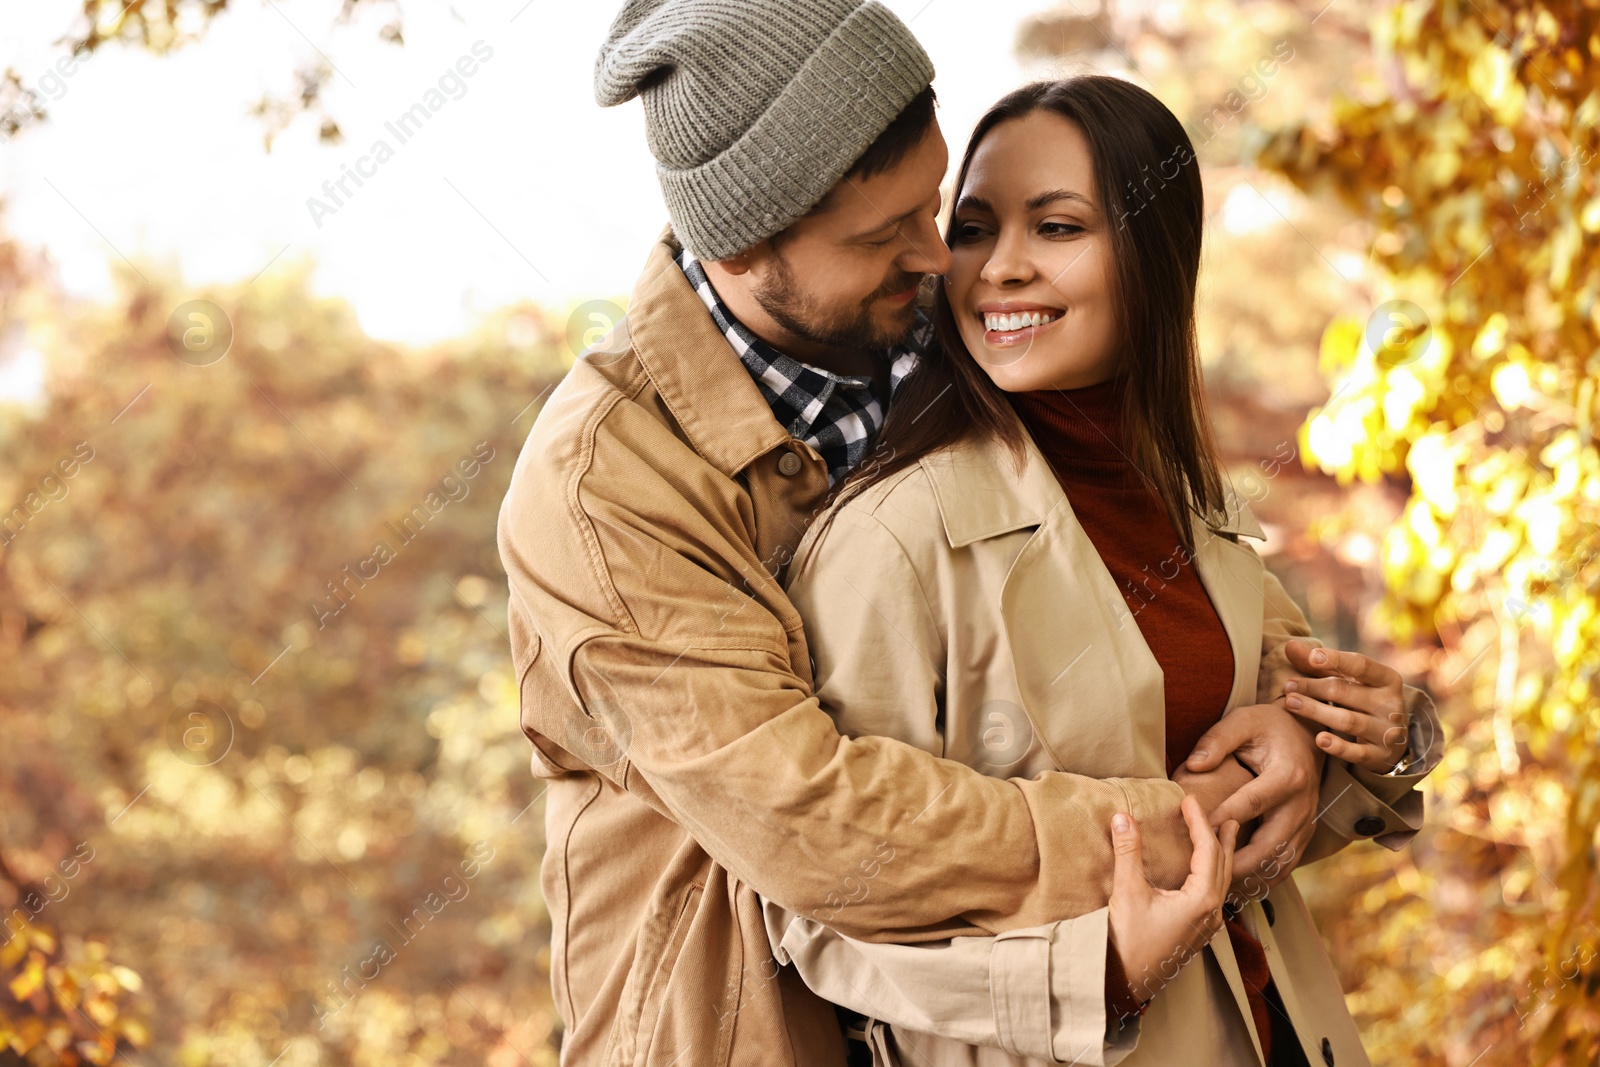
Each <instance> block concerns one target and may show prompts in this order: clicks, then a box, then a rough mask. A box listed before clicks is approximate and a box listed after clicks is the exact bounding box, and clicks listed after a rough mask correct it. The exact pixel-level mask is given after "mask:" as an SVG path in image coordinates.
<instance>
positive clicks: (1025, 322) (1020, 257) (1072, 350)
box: [945, 110, 1123, 393]
mask: <svg viewBox="0 0 1600 1067" xmlns="http://www.w3.org/2000/svg"><path fill="white" fill-rule="evenodd" d="M1111 225H1113V223H1112V222H1111V221H1110V220H1108V219H1107V218H1106V217H1105V214H1104V211H1103V210H1102V207H1101V204H1100V196H1099V192H1098V190H1097V189H1096V188H1095V179H1094V161H1093V157H1092V156H1091V154H1090V148H1089V142H1088V140H1087V139H1086V138H1085V137H1084V135H1083V131H1082V130H1081V129H1080V128H1079V126H1078V124H1077V123H1075V122H1073V121H1072V120H1070V119H1067V118H1064V117H1062V116H1061V115H1059V114H1056V113H1055V112H1053V111H1046V110H1039V111H1034V112H1032V113H1030V114H1028V115H1025V116H1023V117H1021V118H1016V119H1009V120H1007V121H1005V122H1002V123H1000V124H999V125H998V126H996V127H994V129H992V130H990V131H989V134H988V135H987V136H986V137H985V138H984V139H983V143H982V144H980V145H979V146H978V149H977V151H976V152H975V153H974V154H973V157H972V164H971V166H970V167H969V169H968V171H967V180H966V184H965V185H964V186H963V187H962V188H961V189H960V190H959V199H958V200H957V201H956V207H955V212H954V214H953V216H952V222H951V228H950V232H951V256H952V263H951V267H950V270H949V273H948V274H947V275H946V276H945V285H946V294H947V296H948V297H949V300H950V310H951V312H952V313H953V314H954V316H955V320H956V323H957V324H958V326H959V328H960V330H961V338H962V340H963V341H965V342H966V346H967V351H969V352H971V353H972V355H973V357H974V358H976V359H977V361H978V365H979V366H981V367H982V368H983V369H984V371H985V372H986V373H987V374H988V375H989V377H990V378H992V379H993V380H994V383H995V384H996V385H998V386H999V387H1000V388H1001V389H1004V390H1006V391H1007V392H1012V393H1016V392H1028V391H1031V390H1037V389H1076V388H1079V387H1082V386H1086V385H1094V384H1096V383H1098V382H1103V381H1106V380H1107V379H1109V378H1111V377H1113V376H1115V374H1116V373H1117V370H1118V368H1119V366H1120V365H1121V358H1122V348H1123V343H1122V341H1123V334H1122V330H1121V328H1120V326H1119V323H1118V316H1117V310H1116V293H1115V282H1114V263H1113V258H1112V256H1113V253H1112V243H1111V230H1110V226H1111Z"/></svg>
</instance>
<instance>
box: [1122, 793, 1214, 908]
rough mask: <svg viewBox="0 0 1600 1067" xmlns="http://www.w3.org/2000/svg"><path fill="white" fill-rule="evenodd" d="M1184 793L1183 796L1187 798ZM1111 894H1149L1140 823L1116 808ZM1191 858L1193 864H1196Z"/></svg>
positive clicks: (1131, 898)
mask: <svg viewBox="0 0 1600 1067" xmlns="http://www.w3.org/2000/svg"><path fill="white" fill-rule="evenodd" d="M1188 799H1189V798H1188V797H1184V800H1188ZM1111 862H1112V867H1111V895H1112V896H1113V897H1119V896H1120V897H1122V898H1124V899H1126V900H1129V901H1137V900H1139V899H1142V898H1143V897H1146V896H1148V895H1149V894H1150V892H1151V889H1150V882H1149V880H1148V879H1147V878H1145V874H1144V842H1143V841H1142V840H1141V839H1140V837H1139V824H1138V822H1137V821H1135V819H1134V818H1133V816H1132V815H1129V814H1127V813H1126V812H1121V811H1119V812H1117V813H1116V814H1115V815H1113V816H1111ZM1193 862H1194V861H1193V860H1190V864H1191V865H1192V864H1193Z"/></svg>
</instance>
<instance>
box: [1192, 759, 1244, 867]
mask: <svg viewBox="0 0 1600 1067" xmlns="http://www.w3.org/2000/svg"><path fill="white" fill-rule="evenodd" d="M1255 778H1256V776H1255V773H1254V772H1253V771H1251V770H1250V768H1249V767H1246V766H1245V765H1244V764H1242V763H1240V762H1239V759H1238V757H1237V756H1234V755H1231V754H1230V755H1227V756H1224V757H1222V762H1221V763H1219V764H1218V765H1217V766H1216V767H1215V768H1214V769H1212V770H1209V771H1191V770H1190V769H1189V768H1188V767H1187V766H1179V767H1178V769H1177V770H1175V771H1173V772H1172V780H1173V781H1174V782H1177V783H1178V784H1179V785H1180V786H1182V787H1183V792H1184V794H1185V795H1186V796H1191V797H1194V798H1195V799H1196V800H1198V801H1199V802H1200V809H1201V810H1202V811H1204V812H1205V813H1206V815H1207V816H1210V814H1211V813H1212V812H1213V811H1216V810H1217V809H1218V808H1219V807H1221V806H1222V804H1223V802H1224V801H1226V800H1227V799H1228V798H1229V797H1231V796H1233V794H1235V793H1237V792H1238V791H1239V790H1241V789H1243V788H1244V787H1245V786H1247V785H1249V784H1250V783H1251V782H1253V781H1255ZM1255 828H1256V824H1255V823H1250V824H1248V825H1245V826H1241V827H1240V828H1239V844H1241V845H1243V844H1245V843H1246V842H1248V841H1249V840H1250V834H1251V833H1252V832H1254V830H1255Z"/></svg>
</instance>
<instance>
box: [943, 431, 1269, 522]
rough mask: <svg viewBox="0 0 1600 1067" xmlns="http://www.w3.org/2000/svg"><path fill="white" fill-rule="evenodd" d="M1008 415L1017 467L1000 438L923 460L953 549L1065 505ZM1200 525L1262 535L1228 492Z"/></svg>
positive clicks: (1052, 477)
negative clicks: (1020, 449) (1018, 448)
mask: <svg viewBox="0 0 1600 1067" xmlns="http://www.w3.org/2000/svg"><path fill="white" fill-rule="evenodd" d="M1008 407H1009V406H1008ZM1006 415H1007V418H1009V419H1010V420H1011V421H1013V422H1014V423H1015V424H1016V425H1017V427H1018V429H1019V430H1020V431H1021V433H1022V439H1023V442H1024V453H1023V455H1022V457H1021V459H1020V464H1019V462H1018V461H1017V458H1016V457H1015V456H1014V455H1013V454H1012V453H1011V451H1010V449H1008V448H1007V447H1006V446H1005V445H1004V444H1003V443H1001V442H1000V441H998V439H988V440H983V441H977V440H972V439H967V440H963V441H961V442H959V443H958V444H956V445H953V446H951V447H949V448H945V449H942V450H940V451H938V452H935V453H933V454H932V455H929V456H926V457H924V458H923V460H922V466H923V469H924V470H926V471H927V473H928V478H929V481H930V482H931V483H932V485H933V492H934V497H935V498H936V499H937V500H938V503H939V516H940V518H941V519H942V520H943V522H944V532H945V538H946V540H947V541H949V543H950V547H951V548H961V547H964V546H966V545H970V544H972V543H973V542H974V541H981V540H983V539H984V538H987V537H998V536H1000V535H1001V534H1007V533H1010V532H1012V531H1013V530H1020V529H1024V528H1026V527H1029V526H1038V525H1040V524H1041V523H1043V522H1044V521H1045V518H1046V517H1047V516H1048V515H1049V514H1050V512H1051V511H1052V510H1054V509H1055V508H1057V507H1060V506H1061V505H1062V504H1064V503H1065V502H1066V494H1065V492H1064V491H1063V490H1062V488H1061V483H1060V482H1059V481H1057V480H1056V476H1055V473H1054V472H1053V471H1051V469H1050V464H1049V462H1048V461H1047V460H1046V459H1045V458H1044V455H1043V453H1041V452H1040V451H1039V448H1038V446H1037V445H1035V444H1034V442H1033V438H1032V436H1031V435H1029V434H1028V432H1027V430H1026V429H1024V428H1023V427H1022V420H1021V419H1020V418H1018V417H1017V415H1016V413H1015V412H1012V411H1009V410H1008V411H1007V412H1006ZM1201 522H1202V523H1203V524H1204V525H1205V526H1206V527H1207V528H1209V529H1210V530H1211V531H1212V532H1213V533H1217V534H1231V535H1234V536H1235V537H1237V536H1245V537H1254V538H1258V539H1260V538H1265V537H1266V534H1265V533H1264V532H1263V531H1262V529H1261V525H1260V524H1259V523H1258V522H1257V521H1256V519H1255V516H1254V515H1253V514H1251V512H1250V509H1249V507H1247V506H1246V505H1245V503H1244V501H1243V500H1241V499H1239V497H1238V496H1237V495H1235V494H1234V493H1232V491H1231V490H1230V491H1229V492H1228V505H1227V508H1226V509H1225V511H1224V512H1223V513H1220V514H1217V515H1213V516H1211V517H1210V518H1203V517H1202V519H1201Z"/></svg>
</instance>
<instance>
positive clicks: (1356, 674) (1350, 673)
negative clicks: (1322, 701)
mask: <svg viewBox="0 0 1600 1067" xmlns="http://www.w3.org/2000/svg"><path fill="white" fill-rule="evenodd" d="M1284 654H1285V655H1286V656H1287V657H1288V659H1289V663H1290V664H1291V665H1292V666H1293V667H1294V668H1295V670H1297V671H1299V672H1300V673H1301V674H1305V675H1309V676H1311V677H1334V678H1348V679H1350V680H1351V681H1355V682H1360V683H1361V684H1362V685H1368V686H1372V687H1373V688H1375V689H1383V688H1385V687H1389V686H1399V685H1400V682H1401V679H1400V672H1399V671H1397V670H1395V669H1394V668H1393V667H1390V666H1389V665H1388V664H1386V663H1379V662H1378V661H1377V660H1375V659H1372V658H1370V657H1368V656H1363V655H1362V654H1361V653H1359V652H1341V651H1339V650H1338V649H1336V648H1313V647H1312V646H1311V645H1309V644H1307V643H1306V642H1304V641H1300V640H1294V641H1290V642H1289V643H1288V644H1287V645H1285V646H1284Z"/></svg>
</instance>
